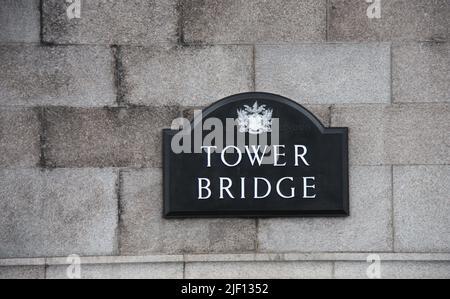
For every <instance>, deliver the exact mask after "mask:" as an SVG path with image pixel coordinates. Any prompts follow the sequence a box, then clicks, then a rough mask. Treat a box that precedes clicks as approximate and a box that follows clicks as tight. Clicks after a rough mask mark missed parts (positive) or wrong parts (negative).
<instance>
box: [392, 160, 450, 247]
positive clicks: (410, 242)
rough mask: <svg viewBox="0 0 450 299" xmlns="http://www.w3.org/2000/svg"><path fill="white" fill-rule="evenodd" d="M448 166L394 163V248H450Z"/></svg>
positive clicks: (449, 185)
mask: <svg viewBox="0 0 450 299" xmlns="http://www.w3.org/2000/svg"><path fill="white" fill-rule="evenodd" d="M449 182H450V166H448V165H443V166H395V167H394V219H395V249H396V250H397V251H403V252H449V251H450V217H449V214H450V197H449V196H450V184H449Z"/></svg>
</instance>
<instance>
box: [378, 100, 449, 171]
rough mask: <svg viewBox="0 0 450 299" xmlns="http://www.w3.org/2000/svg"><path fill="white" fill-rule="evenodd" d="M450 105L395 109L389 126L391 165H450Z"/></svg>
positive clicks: (425, 105) (391, 111)
mask: <svg viewBox="0 0 450 299" xmlns="http://www.w3.org/2000/svg"><path fill="white" fill-rule="evenodd" d="M449 115H450V104H424V105H414V106H401V105H400V106H393V107H392V108H390V111H389V119H388V122H387V123H386V126H385V128H384V129H385V130H386V141H385V147H386V148H387V149H388V150H389V151H388V156H387V161H388V162H389V163H390V164H450V143H449V140H450V139H449V132H450V118H449Z"/></svg>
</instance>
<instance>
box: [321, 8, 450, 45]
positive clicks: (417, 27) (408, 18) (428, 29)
mask: <svg viewBox="0 0 450 299" xmlns="http://www.w3.org/2000/svg"><path fill="white" fill-rule="evenodd" d="M369 6H370V4H369V3H366V1H359V0H330V1H329V9H328V11H329V17H328V39H329V40H330V41H405V40H409V41H441V40H448V38H449V28H450V1H449V0H388V1H381V18H380V19H376V18H375V19H370V18H369V17H368V16H367V10H368V8H369Z"/></svg>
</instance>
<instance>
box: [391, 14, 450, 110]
mask: <svg viewBox="0 0 450 299" xmlns="http://www.w3.org/2000/svg"><path fill="white" fill-rule="evenodd" d="M449 19H450V16H449ZM449 27H450V24H449ZM392 55H393V56H392V72H393V75H392V77H393V78H392V84H393V97H394V102H450V87H449V82H450V43H448V42H446V43H404V44H396V45H394V46H393V50H392Z"/></svg>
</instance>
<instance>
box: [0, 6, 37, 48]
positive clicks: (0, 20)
mask: <svg viewBox="0 0 450 299" xmlns="http://www.w3.org/2000/svg"><path fill="white" fill-rule="evenodd" d="M0 28H1V30H0V42H1V43H22V42H23V43H38V42H39V40H40V31H41V25H40V12H39V0H0Z"/></svg>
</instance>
